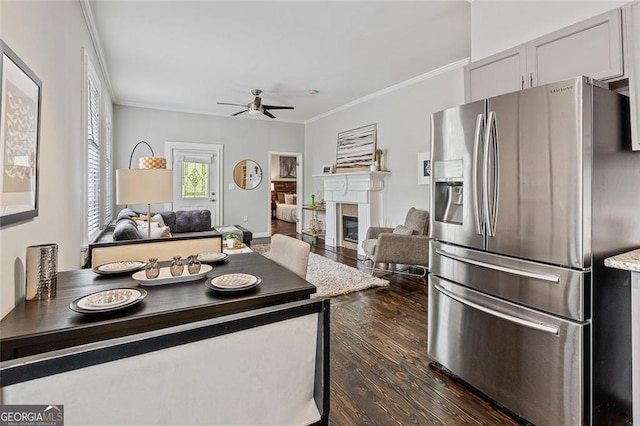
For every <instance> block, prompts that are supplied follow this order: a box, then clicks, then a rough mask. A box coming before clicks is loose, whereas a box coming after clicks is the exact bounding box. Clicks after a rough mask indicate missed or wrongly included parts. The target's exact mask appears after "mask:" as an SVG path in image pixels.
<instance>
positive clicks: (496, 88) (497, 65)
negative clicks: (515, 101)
mask: <svg viewBox="0 0 640 426" xmlns="http://www.w3.org/2000/svg"><path fill="white" fill-rule="evenodd" d="M526 72H527V51H526V48H525V45H521V46H518V47H516V48H513V49H509V50H505V51H504V52H500V53H498V54H496V55H493V56H490V57H488V58H485V59H482V60H480V61H476V62H474V63H472V64H469V65H467V66H466V67H465V69H464V86H465V87H464V93H465V99H466V101H467V102H472V101H477V100H479V99H484V98H489V97H492V96H496V95H502V94H503V93H509V92H513V91H516V90H520V89H524V88H525V87H526V86H525V81H524V75H525V73H526Z"/></svg>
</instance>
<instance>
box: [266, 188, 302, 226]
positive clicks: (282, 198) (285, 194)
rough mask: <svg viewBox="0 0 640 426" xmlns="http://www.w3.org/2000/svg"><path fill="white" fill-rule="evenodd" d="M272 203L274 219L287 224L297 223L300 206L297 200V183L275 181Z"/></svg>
mask: <svg viewBox="0 0 640 426" xmlns="http://www.w3.org/2000/svg"><path fill="white" fill-rule="evenodd" d="M272 183H273V190H272V191H271V201H272V203H274V206H275V209H274V217H275V218H276V219H279V220H283V221H285V222H292V223H296V222H297V219H298V206H297V204H298V203H297V199H296V182H292V181H273V182H272Z"/></svg>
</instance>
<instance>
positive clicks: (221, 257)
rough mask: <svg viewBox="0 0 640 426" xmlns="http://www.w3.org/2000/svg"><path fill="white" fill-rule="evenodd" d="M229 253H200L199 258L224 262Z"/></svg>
mask: <svg viewBox="0 0 640 426" xmlns="http://www.w3.org/2000/svg"><path fill="white" fill-rule="evenodd" d="M227 257H229V255H228V254H227V253H200V254H199V255H198V259H200V261H201V262H222V261H223V260H225V259H226V258H227Z"/></svg>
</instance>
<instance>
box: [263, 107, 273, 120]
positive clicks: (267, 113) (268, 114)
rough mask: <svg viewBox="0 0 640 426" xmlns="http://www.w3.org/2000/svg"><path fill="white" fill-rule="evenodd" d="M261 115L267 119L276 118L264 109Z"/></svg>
mask: <svg viewBox="0 0 640 426" xmlns="http://www.w3.org/2000/svg"><path fill="white" fill-rule="evenodd" d="M262 113H263V114H264V115H266V116H267V117H271V118H276V116H275V115H273V114H271V113H270V112H269V111H267V110H266V109H265V110H264V111H262Z"/></svg>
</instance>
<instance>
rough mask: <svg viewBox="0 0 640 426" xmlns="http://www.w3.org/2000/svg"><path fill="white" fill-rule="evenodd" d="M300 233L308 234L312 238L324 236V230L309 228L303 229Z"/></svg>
mask: <svg viewBox="0 0 640 426" xmlns="http://www.w3.org/2000/svg"><path fill="white" fill-rule="evenodd" d="M302 233H303V234H304V235H308V236H310V237H313V238H318V237H324V236H325V233H324V232H313V231H312V230H311V229H303V230H302Z"/></svg>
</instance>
